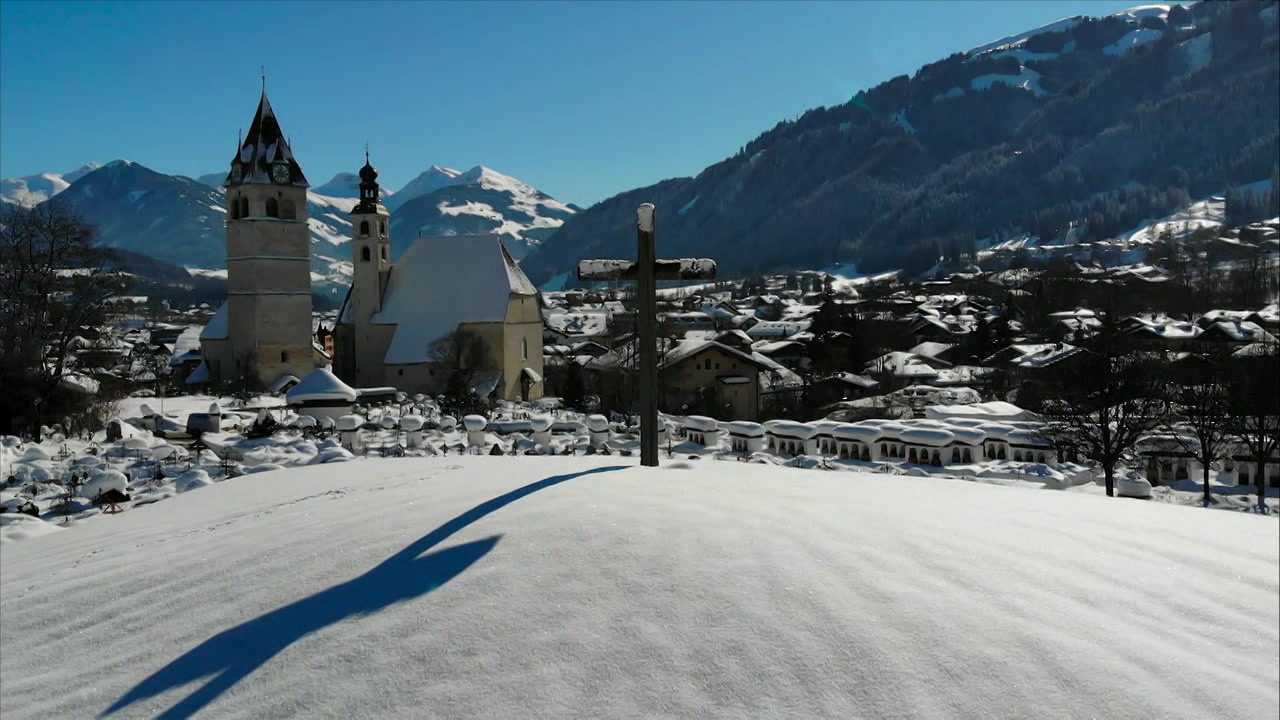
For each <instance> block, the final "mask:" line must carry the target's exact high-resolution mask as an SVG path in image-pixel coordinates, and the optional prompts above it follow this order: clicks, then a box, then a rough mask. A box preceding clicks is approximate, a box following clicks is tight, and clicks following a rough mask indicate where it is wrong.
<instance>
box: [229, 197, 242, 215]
mask: <svg viewBox="0 0 1280 720" xmlns="http://www.w3.org/2000/svg"><path fill="white" fill-rule="evenodd" d="M227 214H228V215H230V216H231V219H232V220H239V219H240V199H239V198H231V209H230V210H229V211H228V213H227Z"/></svg>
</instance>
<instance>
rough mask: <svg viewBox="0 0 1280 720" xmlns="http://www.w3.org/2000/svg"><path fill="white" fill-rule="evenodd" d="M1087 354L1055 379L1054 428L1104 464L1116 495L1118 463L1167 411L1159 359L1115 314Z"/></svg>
mask: <svg viewBox="0 0 1280 720" xmlns="http://www.w3.org/2000/svg"><path fill="white" fill-rule="evenodd" d="M1111 317H1112V314H1111V313H1108V318H1111ZM1081 355H1082V357H1081V359H1080V362H1079V363H1077V364H1076V366H1075V367H1074V368H1073V370H1072V372H1071V373H1069V374H1067V373H1060V374H1059V376H1058V377H1056V378H1054V379H1053V382H1052V383H1051V390H1050V393H1049V395H1050V399H1048V400H1046V401H1045V404H1044V405H1045V415H1046V419H1047V420H1048V421H1049V426H1048V433H1049V435H1050V436H1051V437H1053V438H1054V440H1055V441H1057V442H1058V443H1059V444H1060V445H1068V446H1072V447H1074V448H1076V449H1077V450H1078V451H1079V452H1080V454H1081V455H1083V456H1084V457H1086V458H1089V459H1090V460H1094V461H1096V462H1097V463H1098V464H1099V465H1101V466H1102V473H1103V477H1104V479H1105V482H1106V488H1107V495H1108V497H1112V496H1114V495H1115V471H1116V466H1117V465H1119V463H1120V461H1121V460H1122V459H1123V458H1124V456H1125V454H1127V453H1128V452H1129V451H1130V450H1132V449H1133V446H1134V445H1135V444H1136V443H1137V441H1138V438H1139V437H1141V436H1142V435H1144V434H1145V433H1146V432H1147V431H1148V430H1150V428H1152V427H1153V426H1154V425H1155V424H1156V418H1158V417H1159V416H1160V415H1161V414H1162V410H1163V406H1164V400H1163V399H1162V397H1161V392H1160V387H1159V385H1160V384H1159V377H1158V373H1157V372H1156V363H1155V362H1154V361H1153V359H1152V358H1149V357H1147V356H1145V355H1143V354H1141V353H1138V352H1135V351H1133V350H1132V348H1130V347H1129V343H1127V342H1125V340H1124V336H1123V334H1122V333H1121V332H1120V331H1119V329H1118V328H1117V327H1116V325H1115V324H1114V322H1113V321H1111V320H1110V319H1109V320H1108V322H1107V323H1106V324H1105V325H1104V326H1103V329H1102V332H1100V333H1099V334H1098V335H1097V336H1095V337H1094V338H1092V339H1091V341H1090V343H1089V347H1088V348H1086V349H1085V351H1084V352H1083V353H1081Z"/></svg>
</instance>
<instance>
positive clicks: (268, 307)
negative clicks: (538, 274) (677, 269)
mask: <svg viewBox="0 0 1280 720" xmlns="http://www.w3.org/2000/svg"><path fill="white" fill-rule="evenodd" d="M223 187H224V188H225V189H226V194H227V200H226V202H227V204H226V212H227V221H226V230H227V300H226V302H225V303H223V305H222V306H221V307H219V308H218V311H217V312H216V313H215V314H214V316H213V318H212V319H210V321H209V323H208V324H207V325H206V326H205V328H204V329H203V331H202V332H201V333H200V353H201V355H202V357H203V362H202V363H201V365H200V366H199V367H198V368H197V369H196V370H195V371H193V373H192V378H189V379H188V382H207V381H228V380H236V379H239V378H245V377H249V376H251V377H253V378H255V379H256V380H257V381H259V382H260V383H261V384H263V385H266V386H272V385H275V384H276V383H277V382H279V381H281V380H282V379H284V378H287V376H290V375H292V376H294V377H298V378H301V377H304V376H305V375H307V374H308V373H309V372H311V370H313V369H314V368H315V367H316V366H317V364H322V363H323V362H324V356H323V354H321V353H320V352H318V351H317V349H316V347H315V345H314V342H313V337H312V328H313V324H312V308H311V272H310V268H311V245H310V233H309V230H308V226H307V187H309V186H308V184H307V179H306V176H305V175H303V172H302V167H301V166H300V165H299V164H298V162H297V160H296V159H295V158H294V156H293V151H292V150H291V149H290V147H289V143H288V140H287V139H286V137H285V134H284V132H283V131H282V130H281V128H280V123H279V121H278V120H277V119H276V115H275V112H274V110H272V108H271V103H270V101H268V100H267V93H266V89H265V88H264V89H263V92H262V97H261V99H260V100H259V102H258V110H257V112H256V113H255V115H254V118H253V122H252V124H251V125H250V127H249V132H248V134H247V135H246V136H245V137H244V138H243V139H242V140H241V142H240V147H239V148H238V149H237V150H236V154H235V156H234V157H233V158H232V160H231V169H230V171H229V172H228V173H227V178H226V180H225V182H224V183H223ZM390 220H391V216H390V214H389V213H388V212H387V209H386V208H385V207H384V206H383V205H382V204H381V202H380V201H379V188H378V172H377V170H375V169H374V168H373V166H372V165H371V164H369V159H368V156H367V155H366V157H365V165H364V167H363V168H361V170H360V197H359V199H358V202H357V203H356V205H355V206H354V207H353V208H352V211H351V228H352V239H351V251H352V264H353V271H354V277H353V281H352V284H351V289H350V290H349V291H348V293H347V296H346V299H345V300H344V301H343V305H342V310H341V311H340V312H339V315H338V322H337V324H336V325H335V327H334V331H333V340H334V348H333V366H334V367H333V369H334V372H335V374H336V375H338V376H339V377H341V378H342V379H343V380H345V381H346V382H348V383H350V384H351V385H354V386H356V387H388V386H391V387H395V388H397V389H399V390H403V391H405V392H408V393H418V392H422V393H432V394H435V393H438V392H440V391H442V390H443V385H444V381H445V374H444V373H442V372H437V369H436V368H435V367H434V364H433V363H432V362H431V347H432V345H433V344H434V343H435V341H436V340H438V339H440V338H441V337H443V336H445V335H447V334H449V333H450V332H453V331H454V330H457V329H463V330H467V331H470V332H472V333H474V334H475V335H477V336H478V337H480V338H481V339H482V340H483V341H484V343H485V345H486V348H487V350H488V357H489V359H490V360H489V362H490V365H491V367H487V368H483V369H482V372H481V373H480V374H481V375H482V376H483V377H484V379H485V381H484V382H483V383H481V385H482V386H483V387H481V388H479V390H480V392H481V394H482V395H485V396H493V397H498V398H501V399H506V400H516V399H526V400H527V399H534V398H538V397H541V396H542V388H543V383H542V313H541V309H540V299H539V296H538V291H537V288H535V287H534V286H533V284H532V283H531V282H530V281H529V278H528V277H526V276H525V274H524V272H523V271H522V270H520V266H519V265H517V264H516V262H515V260H513V259H512V257H511V255H510V253H508V252H507V249H506V248H505V247H504V246H503V244H502V241H501V239H499V237H498V236H497V235H466V236H462V235H459V236H447V237H420V238H418V239H417V240H416V241H415V242H414V244H413V245H412V246H411V247H410V248H409V249H408V250H407V251H406V252H405V254H404V256H403V257H402V258H401V259H400V260H399V261H398V262H392V260H391V236H390V232H389V231H390V228H389V225H390Z"/></svg>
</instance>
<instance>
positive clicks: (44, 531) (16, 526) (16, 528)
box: [0, 512, 64, 554]
mask: <svg viewBox="0 0 1280 720" xmlns="http://www.w3.org/2000/svg"><path fill="white" fill-rule="evenodd" d="M63 529H64V528H60V527H58V526H57V525H54V524H53V523H49V522H45V521H44V520H41V519H40V518H38V517H31V516H30V515H24V514H22V513H16V512H6V513H0V543H11V542H17V541H18V540H27V539H30V538H36V537H40V536H42V535H50V534H53V533H56V532H58V531H59V530H63ZM6 554H7V553H6Z"/></svg>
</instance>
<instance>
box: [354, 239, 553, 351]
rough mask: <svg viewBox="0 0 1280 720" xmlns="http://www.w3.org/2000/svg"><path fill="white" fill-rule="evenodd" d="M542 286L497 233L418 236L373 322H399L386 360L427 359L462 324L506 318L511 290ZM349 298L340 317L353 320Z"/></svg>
mask: <svg viewBox="0 0 1280 720" xmlns="http://www.w3.org/2000/svg"><path fill="white" fill-rule="evenodd" d="M513 293H514V294H516V295H530V296H532V295H537V293H538V290H537V288H535V287H534V286H533V283H532V282H530V281H529V278H528V277H526V276H525V274H524V271H523V270H521V269H520V266H519V265H517V264H516V261H515V260H514V259H512V257H511V254H510V253H508V252H507V249H506V248H505V247H504V246H503V245H502V240H501V239H500V238H499V237H498V236H497V235H444V236H437V237H422V238H418V240H416V241H415V242H414V243H413V246H412V247H410V248H409V250H408V251H407V252H405V254H404V256H403V257H402V258H400V260H399V262H397V263H396V264H395V266H394V267H393V268H392V270H391V277H390V278H389V279H388V281H387V288H386V290H385V291H383V295H382V310H381V311H379V312H377V313H375V314H374V316H373V318H372V322H373V323H374V324H378V325H396V326H397V327H396V331H395V335H394V336H393V337H392V339H391V344H390V345H389V346H388V347H387V354H386V357H385V358H384V359H383V360H384V362H386V363H387V364H389V365H399V364H412V363H421V362H426V361H427V360H428V356H429V349H430V347H431V344H432V343H433V342H435V341H436V340H437V339H439V338H440V337H442V336H444V335H445V334H447V333H449V332H452V331H453V330H455V329H456V328H457V327H458V326H459V325H461V324H463V323H479V322H502V321H503V320H505V319H506V316H507V303H508V301H509V300H510V298H511V295H512V294H513ZM352 312H353V308H352V306H351V301H350V299H349V298H348V302H347V304H346V305H345V306H344V307H343V311H342V317H341V318H340V320H339V321H340V322H344V323H349V322H352V321H353V318H352Z"/></svg>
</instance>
